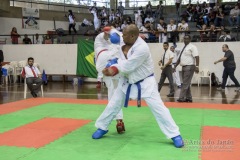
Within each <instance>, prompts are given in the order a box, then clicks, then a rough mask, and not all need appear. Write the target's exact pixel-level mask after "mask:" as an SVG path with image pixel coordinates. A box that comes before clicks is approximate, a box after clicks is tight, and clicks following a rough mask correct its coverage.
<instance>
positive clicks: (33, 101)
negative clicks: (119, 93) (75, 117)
mask: <svg viewBox="0 0 240 160" xmlns="http://www.w3.org/2000/svg"><path fill="white" fill-rule="evenodd" d="M45 103H72V104H96V105H107V103H108V101H107V100H96V99H71V98H30V99H27V100H21V101H17V102H11V103H6V104H2V105H0V115H2V114H8V113H12V112H16V111H19V110H22V109H27V108H30V107H34V106H38V105H41V104H45ZM164 104H165V105H166V106H167V107H168V108H201V109H219V110H240V104H208V103H178V102H164ZM129 106H137V101H133V100H132V101H129ZM144 106H147V104H146V102H145V101H144V100H142V107H144Z"/></svg>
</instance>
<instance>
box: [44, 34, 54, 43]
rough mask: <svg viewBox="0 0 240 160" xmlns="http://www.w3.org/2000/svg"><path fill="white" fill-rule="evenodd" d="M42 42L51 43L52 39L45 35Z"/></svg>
mask: <svg viewBox="0 0 240 160" xmlns="http://www.w3.org/2000/svg"><path fill="white" fill-rule="evenodd" d="M44 44H52V39H51V38H50V37H49V35H47V36H46V37H45V40H44Z"/></svg>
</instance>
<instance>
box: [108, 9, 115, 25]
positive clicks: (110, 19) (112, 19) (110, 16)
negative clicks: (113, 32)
mask: <svg viewBox="0 0 240 160" xmlns="http://www.w3.org/2000/svg"><path fill="white" fill-rule="evenodd" d="M114 19H115V13H114V9H111V11H110V13H109V22H110V23H112V22H113V21H114Z"/></svg>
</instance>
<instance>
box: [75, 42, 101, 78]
mask: <svg viewBox="0 0 240 160" xmlns="http://www.w3.org/2000/svg"><path fill="white" fill-rule="evenodd" d="M77 52H78V53H77V75H83V76H86V77H90V78H97V70H96V66H95V63H94V42H93V41H92V40H85V39H79V40H78V49H77Z"/></svg>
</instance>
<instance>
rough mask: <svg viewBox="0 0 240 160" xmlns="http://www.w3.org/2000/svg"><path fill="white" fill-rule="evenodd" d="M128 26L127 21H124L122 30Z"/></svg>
mask: <svg viewBox="0 0 240 160" xmlns="http://www.w3.org/2000/svg"><path fill="white" fill-rule="evenodd" d="M127 26H128V24H127V21H123V24H122V25H121V30H122V31H123V30H124V28H126V27H127Z"/></svg>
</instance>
